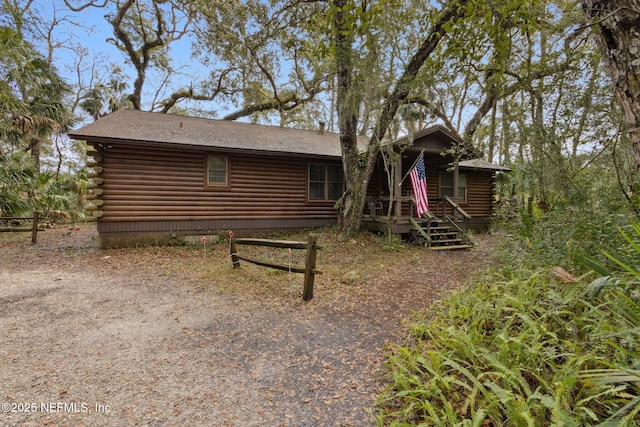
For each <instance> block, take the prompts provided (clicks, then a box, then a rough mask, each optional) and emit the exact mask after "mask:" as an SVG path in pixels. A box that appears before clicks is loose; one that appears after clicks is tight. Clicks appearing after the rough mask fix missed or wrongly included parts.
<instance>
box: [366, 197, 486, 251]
mask: <svg viewBox="0 0 640 427" xmlns="http://www.w3.org/2000/svg"><path fill="white" fill-rule="evenodd" d="M390 203H392V206H391V211H395V212H402V211H403V209H402V206H403V204H404V205H406V206H408V207H409V208H408V214H407V215H402V214H400V215H391V216H389V215H388V212H389V204H390ZM393 205H395V209H394V206H393ZM414 213H415V200H414V199H413V197H407V196H404V197H397V198H390V197H380V198H370V199H369V200H368V203H367V211H366V212H365V214H364V216H363V219H362V223H363V227H364V228H365V229H367V230H370V231H374V232H379V233H384V232H387V231H388V230H390V231H391V233H393V234H399V235H403V236H405V237H406V238H411V239H413V240H414V241H416V242H418V243H420V244H422V245H424V246H425V247H427V248H430V249H433V250H449V249H468V248H472V247H473V246H474V243H473V241H472V240H471V238H470V237H469V234H468V232H467V229H468V227H467V225H468V222H469V221H470V220H471V216H470V215H469V214H468V213H467V212H465V211H464V210H463V209H462V208H461V207H460V206H459V205H458V204H457V203H456V202H455V201H454V200H452V199H451V198H450V197H448V196H444V197H440V198H429V210H428V211H426V212H425V213H424V214H423V215H422V217H420V218H417V217H416V216H415V215H414Z"/></svg>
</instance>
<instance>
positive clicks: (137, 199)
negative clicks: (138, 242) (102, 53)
mask: <svg viewBox="0 0 640 427" xmlns="http://www.w3.org/2000/svg"><path fill="white" fill-rule="evenodd" d="M210 153H211V152H208V151H190V150H162V149H153V150H152V149H150V148H148V147H146V148H145V149H144V150H141V149H136V148H135V147H131V146H121V145H114V146H112V147H110V148H107V149H105V152H104V156H103V161H102V164H101V166H103V172H102V174H101V177H102V178H103V179H104V184H103V186H102V188H103V189H104V194H103V195H102V197H101V199H102V200H104V206H103V207H102V209H103V211H104V216H103V217H102V218H101V219H100V222H101V223H105V222H121V221H127V222H148V221H202V220H220V219H233V220H236V221H237V220H255V221H261V220H262V221H267V220H268V221H273V220H287V219H291V220H295V219H308V220H329V221H331V220H335V219H336V211H335V209H334V208H333V203H326V202H324V203H312V202H306V190H307V164H308V163H309V161H311V160H308V159H302V158H293V157H270V156H257V155H247V154H228V165H229V168H230V175H229V176H230V179H229V186H228V187H221V188H220V187H218V188H216V187H215V186H207V185H206V177H205V174H206V158H207V155H208V154H210ZM222 154H226V153H222ZM313 162H316V163H334V164H339V163H338V162H335V161H333V162H323V161H321V160H313ZM134 228H135V227H134Z"/></svg>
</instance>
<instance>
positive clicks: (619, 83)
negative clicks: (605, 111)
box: [581, 0, 640, 170]
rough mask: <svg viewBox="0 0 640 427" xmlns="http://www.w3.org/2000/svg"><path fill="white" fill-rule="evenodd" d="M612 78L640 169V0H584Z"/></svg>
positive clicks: (583, 4) (582, 0)
mask: <svg viewBox="0 0 640 427" xmlns="http://www.w3.org/2000/svg"><path fill="white" fill-rule="evenodd" d="M581 2H582V8H583V9H584V11H585V13H586V15H587V18H588V19H589V20H590V21H591V22H592V23H593V30H594V31H593V34H594V37H595V39H596V42H597V44H598V46H599V48H600V51H601V52H602V56H603V58H604V61H605V63H606V64H607V66H608V68H609V74H610V75H611V78H612V79H613V87H614V92H615V95H616V98H617V100H618V103H619V104H620V107H621V108H622V112H623V113H624V119H625V122H626V125H627V131H628V132H629V138H630V140H631V144H632V147H633V154H634V157H635V161H636V167H637V168H638V169H639V170H640V1H638V0H581Z"/></svg>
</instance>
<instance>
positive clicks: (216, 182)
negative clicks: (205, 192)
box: [207, 154, 229, 187]
mask: <svg viewBox="0 0 640 427" xmlns="http://www.w3.org/2000/svg"><path fill="white" fill-rule="evenodd" d="M207 185H210V186H218V187H226V186H228V185H229V159H228V158H227V157H226V156H220V155H215V154H210V155H209V156H207Z"/></svg>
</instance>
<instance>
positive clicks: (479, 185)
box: [367, 164, 495, 219]
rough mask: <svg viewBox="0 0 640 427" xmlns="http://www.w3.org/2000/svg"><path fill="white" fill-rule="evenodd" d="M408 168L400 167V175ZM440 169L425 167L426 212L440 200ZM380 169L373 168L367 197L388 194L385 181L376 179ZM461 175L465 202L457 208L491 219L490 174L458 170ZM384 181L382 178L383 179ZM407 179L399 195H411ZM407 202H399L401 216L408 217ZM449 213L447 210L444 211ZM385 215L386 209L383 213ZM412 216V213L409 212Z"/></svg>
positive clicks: (380, 174) (491, 185)
mask: <svg viewBox="0 0 640 427" xmlns="http://www.w3.org/2000/svg"><path fill="white" fill-rule="evenodd" d="M409 166H410V165H403V171H402V176H403V177H404V176H405V175H406V174H407V172H409V170H408V167H409ZM443 170H444V169H441V168H436V167H433V166H431V165H429V164H427V167H426V173H427V193H428V195H429V200H430V210H432V211H433V212H434V213H435V212H436V199H437V198H438V197H440V189H439V185H440V178H439V175H440V172H442V171H443ZM383 174H384V170H381V169H380V168H376V170H375V172H374V174H373V176H372V178H371V181H370V183H369V188H368V191H367V196H368V197H371V198H374V199H375V198H377V197H380V195H381V193H384V194H389V190H388V188H387V183H386V181H385V182H384V183H382V182H381V181H380V180H381V178H382V175H383ZM460 174H461V175H466V176H467V201H466V202H463V203H460V207H462V209H464V210H465V211H466V212H467V213H468V214H469V215H471V216H472V217H474V218H482V219H488V218H490V217H491V214H492V213H493V209H494V191H495V184H494V182H493V181H494V179H493V173H492V171H484V170H464V169H461V170H460ZM385 179H386V178H385ZM412 195H413V190H412V188H411V179H410V178H409V177H408V176H407V177H406V178H405V180H404V182H403V183H402V196H407V197H408V196H412ZM409 207H410V205H409V203H406V202H405V203H403V205H402V215H404V216H408V215H409V214H410V212H409ZM447 212H449V213H450V209H448V210H447ZM383 214H384V215H386V210H385V211H384V213H383ZM412 214H413V215H415V212H413V213H412Z"/></svg>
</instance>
